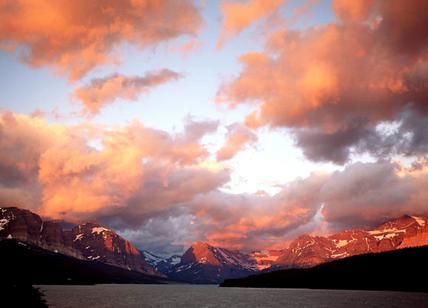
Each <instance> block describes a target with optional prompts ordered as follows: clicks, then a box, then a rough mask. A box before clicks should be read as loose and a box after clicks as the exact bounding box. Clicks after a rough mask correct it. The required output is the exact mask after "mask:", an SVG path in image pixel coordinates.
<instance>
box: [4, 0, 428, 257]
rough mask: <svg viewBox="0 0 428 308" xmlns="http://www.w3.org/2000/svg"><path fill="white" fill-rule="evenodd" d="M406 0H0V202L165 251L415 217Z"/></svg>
mask: <svg viewBox="0 0 428 308" xmlns="http://www.w3.org/2000/svg"><path fill="white" fill-rule="evenodd" d="M426 12H428V5H427V4H426V3H424V1H418V0H410V1H409V0H406V1H404V0H390V1H382V0H358V1H347V0H332V1H327V0H301V1H297V0H247V1H237V0H220V1H214V0H213V1H209V0H207V1H202V0H196V1H176V0H163V1H156V0H124V1H114V0H112V1H91V2H88V1H83V0H82V1H73V2H70V3H68V2H63V1H59V0H50V1H45V2H43V3H41V2H40V1H34V0H18V1H9V0H0V206H8V205H9V206H10V205H13V206H19V207H23V208H27V209H30V210H32V211H34V212H36V213H39V214H40V215H42V216H43V217H46V218H48V219H65V220H68V221H72V222H76V223H77V222H84V221H88V220H95V221H98V222H99V223H101V224H103V225H105V226H107V227H110V228H113V229H115V230H117V231H118V232H119V233H120V234H121V235H123V236H124V237H126V238H128V239H130V240H131V241H132V242H133V243H135V244H136V245H137V247H139V248H141V249H147V250H151V251H153V252H155V253H158V254H162V255H168V254H172V253H177V252H181V251H183V249H185V248H186V247H187V246H188V245H190V244H191V243H192V242H194V241H206V242H209V243H211V244H213V245H219V246H223V247H227V248H233V249H241V250H254V249H267V248H283V247H284V246H285V245H287V243H288V242H289V241H290V240H292V239H293V238H295V237H296V236H298V235H300V234H303V233H312V234H328V233H331V232H335V231H337V230H342V229H346V228H353V227H369V226H373V225H376V224H378V223H381V222H383V221H385V220H387V219H389V218H394V217H397V216H399V215H404V214H418V215H427V214H428V202H427V201H428V194H427V193H426V192H425V187H426V184H427V183H428V177H427V170H428V169H427V153H428V140H427V139H428V137H427V136H428V121H427V115H428V114H427V113H428V108H427V98H428V78H427V77H428V30H427V29H428V16H427V13H426Z"/></svg>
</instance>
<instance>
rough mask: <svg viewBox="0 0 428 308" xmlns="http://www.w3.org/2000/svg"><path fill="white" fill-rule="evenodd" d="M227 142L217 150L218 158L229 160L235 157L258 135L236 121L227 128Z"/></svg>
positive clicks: (255, 139) (252, 142) (219, 159)
mask: <svg viewBox="0 0 428 308" xmlns="http://www.w3.org/2000/svg"><path fill="white" fill-rule="evenodd" d="M227 130H228V132H227V137H226V140H225V144H224V145H223V146H222V147H221V148H220V150H218V152H217V160H218V161H222V160H228V159H231V158H232V157H234V156H235V155H236V154H237V153H238V152H239V151H241V150H243V149H244V148H245V147H246V146H247V145H250V144H254V143H255V142H256V141H257V135H256V134H255V133H254V132H252V131H251V130H250V129H248V128H247V127H245V125H242V124H240V123H235V124H232V125H230V126H228V128H227Z"/></svg>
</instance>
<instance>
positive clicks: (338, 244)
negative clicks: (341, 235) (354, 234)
mask: <svg viewBox="0 0 428 308" xmlns="http://www.w3.org/2000/svg"><path fill="white" fill-rule="evenodd" d="M348 244H349V241H348V240H338V241H337V242H336V247H337V248H341V247H345V246H346V245H348Z"/></svg>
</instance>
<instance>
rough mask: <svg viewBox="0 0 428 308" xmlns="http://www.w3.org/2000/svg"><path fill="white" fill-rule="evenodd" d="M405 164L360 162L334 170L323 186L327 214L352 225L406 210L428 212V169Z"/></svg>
mask: <svg viewBox="0 0 428 308" xmlns="http://www.w3.org/2000/svg"><path fill="white" fill-rule="evenodd" d="M402 168H403V167H402V166H400V165H398V164H393V163H390V162H376V163H356V164H353V165H350V166H348V167H347V168H346V169H345V170H344V171H342V172H335V173H333V174H332V175H331V177H330V178H329V179H328V181H327V182H326V183H325V184H324V186H323V188H322V190H321V198H322V200H323V202H324V204H325V206H324V209H323V216H324V217H325V219H326V220H327V221H329V222H332V223H336V224H339V225H341V226H346V227H351V226H355V225H357V226H358V225H364V224H366V225H367V224H371V225H373V224H377V223H379V222H382V221H385V220H388V219H392V218H396V217H399V216H401V215H405V214H418V215H427V214H428V207H427V204H428V203H427V202H428V194H426V193H425V190H424V189H423V187H425V186H426V185H427V183H428V173H427V172H426V171H427V170H412V171H409V170H407V171H405V172H403V170H402Z"/></svg>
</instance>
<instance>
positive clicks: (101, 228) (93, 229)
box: [92, 227, 110, 234]
mask: <svg viewBox="0 0 428 308" xmlns="http://www.w3.org/2000/svg"><path fill="white" fill-rule="evenodd" d="M104 231H110V230H109V229H106V228H103V227H93V228H92V233H97V234H100V233H103V232H104Z"/></svg>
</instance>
